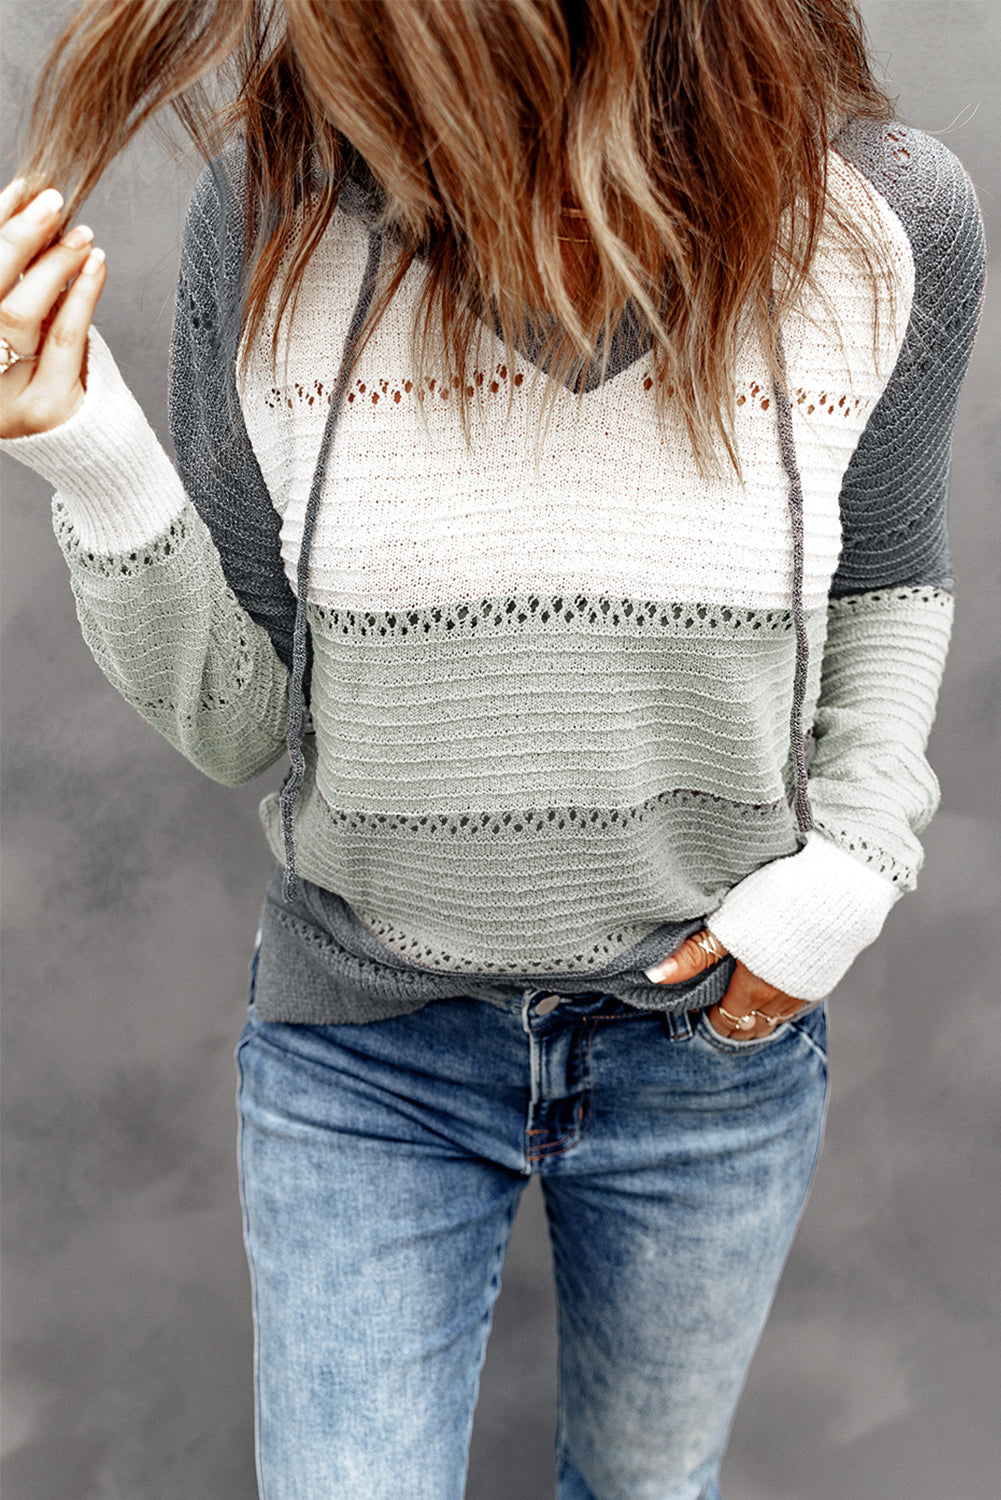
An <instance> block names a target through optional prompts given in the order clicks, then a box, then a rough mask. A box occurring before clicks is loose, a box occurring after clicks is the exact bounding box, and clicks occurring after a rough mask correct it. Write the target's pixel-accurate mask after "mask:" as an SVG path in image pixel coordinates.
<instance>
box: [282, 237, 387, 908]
mask: <svg viewBox="0 0 1001 1500" xmlns="http://www.w3.org/2000/svg"><path fill="white" fill-rule="evenodd" d="M382 244H383V237H382V234H381V233H377V234H373V235H372V237H371V239H370V240H369V247H368V259H367V260H366V262H365V271H364V274H363V276H362V282H361V291H360V292H359V293H358V301H357V302H356V303H355V310H354V312H353V313H352V315H351V322H350V324H349V325H348V331H347V336H346V338H345V340H344V352H343V354H342V355H341V366H340V370H339V372H338V376H337V385H336V386H335V387H334V393H333V395H332V396H331V398H330V410H329V411H328V413H327V422H326V426H325V427H324V429H323V440H322V442H321V443H320V452H319V455H318V457H317V460H316V468H315V469H314V470H313V481H312V484H311V485H310V489H309V500H308V502H307V504H306V514H305V516H304V517H303V523H302V541H301V543H300V544H299V560H298V564H297V567H296V601H295V628H294V630H293V632H292V677H291V681H290V683H289V694H288V753H289V759H290V760H291V762H292V769H291V770H290V772H289V774H288V776H287V777H286V780H285V785H284V786H283V787H282V790H281V797H280V806H281V814H282V837H283V839H284V843H285V880H284V895H285V900H286V901H292V900H294V898H295V883H296V872H295V843H294V839H293V835H292V814H293V811H294V809H295V804H296V801H297V799H298V796H299V789H300V787H301V786H302V778H303V775H304V774H305V770H306V761H305V757H304V756H303V753H302V730H303V691H302V688H303V679H304V677H305V674H306V641H307V633H306V632H307V625H306V595H307V592H308V589H309V554H310V551H311V549H312V545H313V533H314V531H315V530H316V518H317V515H318V514H319V510H320V494H321V492H322V490H323V484H324V480H325V478H326V473H327V461H328V459H329V457H330V449H331V446H332V445H333V441H334V431H335V429H336V427H337V418H338V416H339V415H340V410H341V407H342V405H343V404H344V392H345V391H346V390H347V384H348V379H349V378H350V375H351V371H352V369H353V367H354V356H355V345H356V344H357V342H358V335H359V334H360V333H361V329H362V324H363V323H364V321H365V318H366V316H367V314H368V310H369V307H370V305H371V302H372V294H373V292H374V290H375V280H376V276H377V275H378V271H379V262H380V260H381V258H382Z"/></svg>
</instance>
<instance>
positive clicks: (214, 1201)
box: [0, 0, 1001, 1500]
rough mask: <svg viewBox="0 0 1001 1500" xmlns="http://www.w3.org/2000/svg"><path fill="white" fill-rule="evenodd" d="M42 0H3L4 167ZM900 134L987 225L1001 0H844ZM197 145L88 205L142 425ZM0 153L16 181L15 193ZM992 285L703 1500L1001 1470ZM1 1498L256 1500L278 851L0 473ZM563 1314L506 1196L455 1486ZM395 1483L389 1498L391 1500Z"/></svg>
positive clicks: (508, 1437)
mask: <svg viewBox="0 0 1001 1500" xmlns="http://www.w3.org/2000/svg"><path fill="white" fill-rule="evenodd" d="M71 8H72V7H71V6H70V5H69V4H68V3H66V0H48V3H44V4H38V3H37V0H0V25H2V45H3V75H2V103H3V111H4V136H3V155H4V162H5V166H6V165H7V164H8V163H9V161H10V158H11V154H12V151H13V149H14V146H15V139H14V136H15V127H16V125H17V121H18V118H19V112H20V110H21V108H22V105H23V102H24V100H25V98H26V93H27V90H28V86H29V83H30V80H31V78H32V76H33V72H34V70H35V68H36V67H37V64H38V61H39V58H40V56H41V53H42V50H43V44H44V43H45V41H46V39H47V38H48V37H50V36H51V35H53V34H54V33H55V31H56V30H57V28H58V25H59V23H60V22H61V21H62V20H63V18H64V17H65V16H66V15H67V14H68V13H69V11H70V10H71ZM863 9H864V12H865V15H866V18H867V20H868V23H869V25H870V28H871V34H872V38H873V42H874V47H875V51H876V53H877V55H878V57H879V58H880V59H881V61H882V63H883V64H884V65H885V67H886V69H887V71H888V73H889V76H890V77H891V79H892V80H893V83H894V86H895V88H896V90H897V91H898V92H899V94H900V96H901V104H900V112H901V114H902V116H903V117H904V118H905V119H907V120H909V121H910V122H911V123H913V124H915V125H918V126H920V127H922V128H924V129H927V130H930V131H932V132H933V133H935V134H937V135H939V136H941V137H942V138H943V139H944V140H946V141H947V142H948V144H949V145H950V146H952V148H953V149H954V150H955V151H956V152H957V153H958V154H959V156H960V157H961V158H962V160H963V161H964V163H965V164H966V166H967V168H968V170H969V171H970V173H971V175H972V177H973V179H974V181H975V182H976V184H977V186H978V189H979V192H980V198H981V204H982V207H983V210H984V214H985V217H986V219H987V224H988V233H989V234H993V238H994V240H995V241H997V239H998V237H999V233H1001V225H999V222H998V220H999V205H998V185H999V182H998V166H997V162H998V144H997V143H998V139H999V136H1001V118H999V108H998V90H997V71H998V59H999V57H1001V4H998V3H997V0H988V3H978V0H968V3H960V0H866V3H864V5H863ZM197 171H198V165H197V163H196V162H195V161H193V160H189V161H187V162H183V163H181V164H180V165H179V166H175V165H174V164H172V163H171V162H170V161H169V160H167V159H166V157H165V155H164V152H163V150H162V149H161V147H160V146H159V145H158V144H157V143H156V142H155V141H153V140H151V139H150V138H148V137H146V138H144V139H143V140H142V141H141V142H140V143H139V144H138V146H137V147H136V148H135V149H134V150H132V151H131V152H130V153H129V155H128V157H127V159H125V160H124V161H122V162H121V163H120V164H119V165H118V166H117V167H116V169H115V170H113V171H112V172H110V173H109V174H108V177H107V179H106V181H105V183H104V184H102V186H101V188H100V190H99V192H98V193H97V194H95V196H94V198H93V199H92V200H91V202H90V204H89V205H88V206H87V210H86V219H87V221H88V222H90V223H91V224H93V226H94V227H95V229H96V231H97V243H98V244H100V245H103V246H104V247H105V248H106V249H107V252H108V264H109V270H110V278H109V283H108V286H107V289H106V291H105V293H104V297H103V299H102V303H101V306H100V310H99V323H100V326H101V328H102V330H103V332H104V333H105V336H106V337H107V339H108V341H109V343H110V344H111V346H112V348H113V349H114V351H115V353H116V355H117V357H118V359H119V362H120V364H121V366H122V368H123V370H124V372H125V374H126V376H127V378H128V379H129V380H130V382H131V384H132V386H133V389H134V390H135V391H136V393H137V395H138V396H139V399H140V400H141V401H142V403H143V405H144V407H145V409H146V411H147V412H148V413H149V415H150V417H151V419H152V421H153V422H154V424H155V426H156V427H157V429H158V431H159V432H160V433H161V434H162V435H164V436H165V417H164V414H165V389H166V384H165V377H166V346H167V341H168V337H169V332H170V323H171V316H172V300H173V290H174V277H175V274H176V265H177V256H178V246H179V237H180V231H181V225H182V221H183V215H184V208H185V204H186V200H187V195H188V193H189V191H190V188H191V185H192V184H193V182H194V179H195V177H196V175H197ZM9 175H10V174H9V173H7V174H6V176H5V177H4V180H5V181H6V180H7V176H9ZM999 321H1001V296H999V290H998V288H997V286H994V288H993V289H992V293H991V296H990V300H989V302H988V306H987V310H986V314H985V319H984V323H983V326H982V331H981V335H980V342H979V346H978V349H977V351H976V354H975V357H974V361H973V367H972V369H971V372H970V375H969V378H968V381H967V385H966V388H965V393H964V397H963V405H962V412H961V418H960V425H959V432H958V436H957V440H956V445H955V462H954V469H953V486H952V500H953V536H954V544H955V554H956V572H957V575H958V579H959V589H960V602H959V613H958V621H957V626H956V634H955V644H954V649H953V654H952V659H951V662H950V667H949V671H948V674H947V679H946V684H945V688H944V692H943V696H942V700H941V708H940V716H939V721H938V725H937V727H936V729H935V733H934V739H933V744H932V750H931V754H932V759H933V763H934V764H935V766H936V768H937V769H938V771H939V774H940V777H941V781H942V788H943V801H942V809H941V811H940V813H939V815H938V817H937V819H936V821H935V822H934V824H933V825H932V828H931V829H930V831H929V833H928V835H927V844H926V847H927V863H926V867H925V872H924V874H923V876H922V880H921V887H920V890H919V891H918V892H917V893H916V894H914V895H912V896H910V897H908V898H907V899H906V900H905V901H904V902H903V903H901V905H900V906H899V907H898V908H897V909H896V910H895V912H894V913H893V914H892V916H891V918H890V920H889V922H888V924H887V929H886V931H885V933H884V935H883V937H882V939H881V940H880V942H879V943H878V944H877V945H876V946H875V947H874V948H872V949H870V950H868V951H867V952H866V953H865V954H863V955H862V957H861V958H860V959H859V961H858V962H857V963H856V965H855V966H854V968H853V969H852V971H851V973H850V975H849V977H848V978H847V979H846V980H845V982H844V983H843V984H842V985H841V987H840V989H839V990H838V992H837V993H836V995H835V996H834V997H833V999H832V1003H831V1016H832V1057H833V1078H834V1091H833V1102H832V1106H831V1113H830V1120H829V1127H828V1134H827V1142H826V1148H825V1154H824V1157H823V1159H822V1162H821V1167H820V1171H819V1174H818V1177H817V1181H816V1186H815V1190H814V1193H813V1196H812V1199H811V1202H810V1204H809V1207H808V1210H807V1213H806V1218H805V1221H804V1223H803V1226H802V1230H801V1232H800V1235H799V1238H798V1240H797V1242H796V1245H795V1248H794V1251H793V1254H792V1258H791V1261H790V1264H789V1267H788V1270H787V1274H786V1276H785V1279H784V1281H783V1283H782V1286H781V1288H780V1291H779V1295H778V1299H777V1303H776V1307H775V1311H774V1315H773V1317H772V1320H771V1323H770V1325H769V1328H768V1330H767V1332H766V1334H765V1337H764V1340H763V1343H762V1345H761V1348H760V1351H759V1353H758V1355H757V1358H756V1360H755V1363H754V1366H753V1369H752V1372H751V1376H750V1380H749V1383H748V1387H747V1391H746V1395H745V1399H744V1402H743V1405H742V1407H741V1410H740V1414H739V1417H738V1420H737V1424H736V1429H735V1433H734V1437H733V1443H732V1448H731V1452H730V1456H729V1458H728V1461H727V1465H726V1470H725V1481H726V1482H725V1486H724V1488H725V1494H726V1497H727V1500H855V1497H858V1500H872V1497H876V1496H878V1497H879V1500H942V1497H943V1496H950V1497H951V1496H954V1495H956V1496H962V1497H963V1500H987V1497H988V1496H991V1497H993V1496H994V1495H996V1494H997V1475H998V1473H999V1472H1001V1431H999V1425H998V1422H997V1391H998V1389H999V1377H1001V1370H999V1358H998V1352H999V1345H1001V1340H999V1329H998V1323H999V1301H1001V1299H999V1281H1001V1265H999V1256H998V1250H997V1247H998V1244H999V1243H1001V1225H999V1223H998V1217H999V1215H998V1206H999V1205H998V1191H997V1182H998V1175H999V1174H998V1157H997V1145H998V1138H999V1131H998V1126H999V1113H1001V1111H999V1098H1001V1090H999V1086H998V1085H999V1077H1001V1068H999V1059H1001V1027H999V1025H998V1021H997V1000H998V979H997V971H998V964H997V957H996V954H997V927H998V913H999V910H1001V908H999V903H998V888H999V884H1001V881H999V873H1001V872H999V857H998V851H999V848H1001V839H999V829H998V814H999V798H998V778H997V764H998V760H999V756H1001V724H999V719H1001V689H999V676H998V663H997V654H998V637H999V630H998V625H999V621H998V611H997V600H998V583H999V579H998V557H999V545H998V544H999V527H1001V519H999V518H1001V507H999V505H998V498H999V494H998V402H997V389H998V379H997V368H998V367H997V349H998V347H999V334H1001V327H999ZM2 477H3V523H4V594H3V630H4V661H5V670H4V678H3V709H4V736H5V743H6V753H5V761H4V770H5V784H6V793H5V797H6V800H5V848H4V879H5V896H4V926H5V940H4V942H5V946H4V982H5V993H6V1009H5V1020H4V1067H5V1106H6V1122H7V1123H6V1136H5V1163H6V1166H5V1190H6V1199H5V1203H6V1207H5V1214H4V1230H5V1235H6V1253H5V1259H4V1272H5V1283H6V1285H5V1295H6V1300H5V1308H6V1329H5V1332H6V1418H5V1424H4V1445H5V1450H6V1454H7V1457H6V1469H5V1483H6V1489H5V1494H6V1495H7V1497H8V1500H54V1497H57V1496H58V1497H59V1500H98V1497H100V1500H176V1497H177V1496H182V1495H183V1496H196V1497H206V1500H249V1497H250V1496H252V1495H253V1494H254V1493H255V1491H254V1480H253V1465H252V1447H251V1423H252V1413H251V1371H250V1357H251V1335H250V1314H249V1298H248V1284H247V1274H246V1269H245V1264H244V1259H243V1251H242V1245H241V1239H240V1214H239V1206H238V1201H237V1192H236V1182H235V1170H234V1116H233V1106H232V1096H233V1086H234V1078H233V1068H232V1058H231V1053H232V1048H233V1045H234V1042H235V1039H236V1036H237V1034H238V1032H239V1029H240V1026H241V1024H242V1012H243V1007H244V995H245V969H246V963H247V960H248V957H249V953H250V948H251V944H252V939H253V934H254V927H255V920H256V913H257V906H258V901H259V894H260V889H261V886H262V883H263V880H264V878H265V873H266V870H267V866H268V860H267V856H266V853H265V849H264V845H263V841H262V838H261V837H260V835H259V833H258V828H257V822H256V803H257V800H258V797H259V796H260V795H261V794H262V792H263V791H264V790H265V789H270V787H271V785H272V784H273V779H274V773H272V774H270V775H269V776H267V777H265V778H263V779H262V784H254V785H252V786H249V787H246V788H244V789H242V790H240V791H238V792H235V793H234V792H226V791H223V790H222V789H221V788H218V787H215V786H213V785H212V784H210V783H209V782H208V781H205V780H203V779H202V778H201V777H200V776H199V775H198V773H197V772H196V771H194V770H193V769H192V768H191V767H189V766H188V765H187V764H186V763H185V762H184V761H183V760H182V759H181V758H180V757H179V756H177V755H176V754H175V753H174V752H173V751H172V750H170V749H169V748H168V746H167V745H166V744H165V743H163V742H161V741H160V740H159V739H158V738H157V736H156V735H155V734H154V733H153V731H152V730H150V729H147V728H146V727H145V726H144V725H143V724H142V723H141V722H140V720H139V719H138V718H137V717H136V716H135V715H134V714H133V713H132V712H131V711H130V710H129V709H128V708H127V707H126V706H125V705H124V704H123V703H122V702H120V701H119V699H118V698H117V697H116V696H115V694H114V693H113V692H112V691H111V689H110V688H109V687H108V686H107V685H106V684H105V682H104V680H103V678H102V677H101V676H100V675H99V673H98V671H97V669H96V667H95V666H94V665H93V663H92V662H91V660H90V657H89V656H88V654H87V652H86V650H85V648H84V647H83V645H82V643H81V640H80V637H79V634H78V632H77V628H76V622H75V616H74V612H73V605H72V601H71V597H70V591H69V587H68V583H67V579H66V576H65V570H64V566H63V563H62V559H61V558H60V556H59V554H58V552H57V550H56V547H55V543H54V541H53V539H52V536H51V533H50V530H49V518H48V500H49V495H48V492H47V488H46V486H45V485H44V484H42V483H41V482H40V481H38V480H37V479H36V478H35V476H33V475H32V474H30V473H28V472H27V471H26V470H24V469H22V468H21V467H20V466H19V465H17V464H14V463H10V462H7V461H5V463H4V467H3V474H2ZM553 1370H554V1329H553V1307H552V1296H551V1292H550V1287H549V1253H548V1247H547V1244H546V1239H545V1229H544V1223H543V1218H542V1213H541V1198H540V1196H539V1194H538V1192H537V1184H533V1185H532V1187H531V1189H530V1190H529V1192H528V1193H526V1195H525V1198H524V1200H523V1204H522V1209H521V1213H520V1216H519V1219H518V1222H517V1226H516V1229H515V1233H514V1239H513V1242H512V1246H511V1250H510V1253H509V1257H508V1262H507V1267H506V1272H505V1281H504V1289H503V1292H502V1295H501V1299H500V1303H499V1305H498V1310H497V1315H496V1319H495V1325H494V1331H493V1335H492V1339H491V1344H490V1348H489V1352H488V1357H487V1365H486V1369H485V1371H484V1376H483V1382H482V1394H481V1401H480V1406H479V1409H478V1412H477V1420H476V1428H475V1432H474V1438H473V1457H472V1467H471V1475H470V1481H469V1487H468V1495H469V1497H470V1500H545V1497H548V1496H550V1495H551V1493H552V1482H553V1481H552V1460H551V1456H550V1449H551V1433H552V1424H553V1391H554V1374H553ZM402 1493H403V1487H402V1486H401V1494H402Z"/></svg>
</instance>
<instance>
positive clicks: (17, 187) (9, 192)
mask: <svg viewBox="0 0 1001 1500" xmlns="http://www.w3.org/2000/svg"><path fill="white" fill-rule="evenodd" d="M27 186H28V184H27V182H25V180H24V178H23V177H15V178H14V180H13V182H8V184H7V186H6V187H5V188H4V190H3V195H2V196H3V197H4V198H20V196H21V194H22V193H23V192H24V190H25V188H26V187H27Z"/></svg>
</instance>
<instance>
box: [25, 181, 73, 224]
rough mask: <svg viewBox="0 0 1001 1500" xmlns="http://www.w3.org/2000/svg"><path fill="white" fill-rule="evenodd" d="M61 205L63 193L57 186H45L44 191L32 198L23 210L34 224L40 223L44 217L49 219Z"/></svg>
mask: <svg viewBox="0 0 1001 1500" xmlns="http://www.w3.org/2000/svg"><path fill="white" fill-rule="evenodd" d="M62 206H63V195H62V193H60V192H59V190H58V189H57V188H46V189H45V192H44V193H39V195H38V197H37V198H33V199H32V200H31V202H30V203H29V204H28V207H27V208H26V209H25V210H24V212H25V214H26V215H27V217H28V218H29V219H34V221H35V223H36V224H41V223H42V222H43V221H44V220H45V219H51V217H52V215H53V214H57V213H58V212H59V210H60V209H61V208H62Z"/></svg>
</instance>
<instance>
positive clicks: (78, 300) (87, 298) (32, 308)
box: [0, 179, 106, 438]
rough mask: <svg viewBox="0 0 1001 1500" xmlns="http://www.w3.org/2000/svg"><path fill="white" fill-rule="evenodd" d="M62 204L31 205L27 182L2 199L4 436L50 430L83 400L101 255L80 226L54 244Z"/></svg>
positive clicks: (54, 197) (50, 194) (39, 201)
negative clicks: (10, 362)
mask: <svg viewBox="0 0 1001 1500" xmlns="http://www.w3.org/2000/svg"><path fill="white" fill-rule="evenodd" d="M62 206H63V199H62V196H61V195H60V194H59V193H58V192H56V190H55V189H54V188H46V190H45V191H44V192H42V193H39V194H37V196H36V197H34V198H32V199H31V200H30V201H29V200H28V198H27V195H26V189H25V185H24V182H23V180H22V179H16V180H15V181H14V182H12V183H9V184H8V186H7V187H5V188H4V190H3V192H2V193H0V371H2V373H0V438H17V437H28V436H30V435H31V434H33V433H37V432H49V431H50V430H51V429H52V428H53V427H58V426H60V424H61V423H63V422H65V421H66V420H67V418H69V417H71V416H72V415H73V413H74V412H75V411H76V409H77V407H78V406H79V405H80V403H81V402H82V401H83V397H84V390H85V384H84V382H85V380H86V370H85V368H84V364H85V359H86V352H87V331H88V329H89V328H90V322H91V318H92V317H93V315H94V309H95V307H96V306H97V299H98V298H99V297H100V295H101V291H102V289H103V287H104V282H105V276H106V273H105V266H104V252H103V250H91V248H90V247H91V241H92V240H93V238H94V234H93V230H90V229H88V228H87V227H86V226H85V225H82V224H81V225H77V226H76V227H75V228H74V229H71V230H69V231H68V233H66V234H64V235H63V236H62V238H61V239H60V240H58V241H57V242H55V243H51V241H52V237H53V235H54V233H55V232H56V229H57V226H58V223H59V213H60V210H61V209H62ZM74 277H75V278H76V279H75V280H72V278H74ZM71 280H72V285H70V286H69V289H68V290H67V282H70V281H71ZM5 346H6V347H5ZM8 351H9V352H8ZM12 355H18V356H20V357H19V358H18V359H17V360H16V362H14V363H12V364H10V365H9V367H8V368H7V369H3V366H4V364H6V363H7V361H8V360H9V359H10V358H11V357H12Z"/></svg>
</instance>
